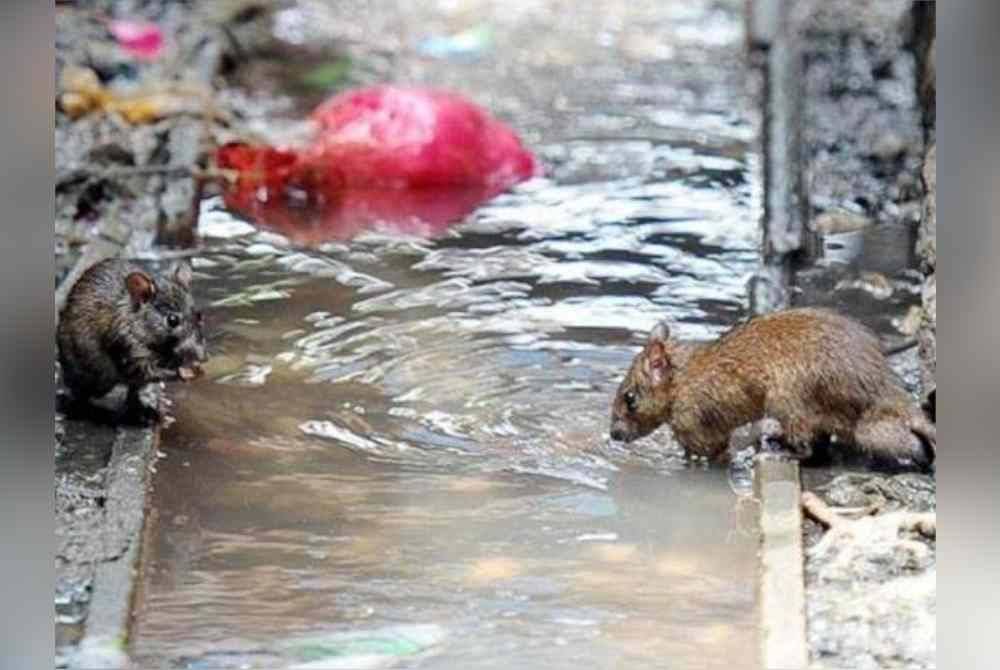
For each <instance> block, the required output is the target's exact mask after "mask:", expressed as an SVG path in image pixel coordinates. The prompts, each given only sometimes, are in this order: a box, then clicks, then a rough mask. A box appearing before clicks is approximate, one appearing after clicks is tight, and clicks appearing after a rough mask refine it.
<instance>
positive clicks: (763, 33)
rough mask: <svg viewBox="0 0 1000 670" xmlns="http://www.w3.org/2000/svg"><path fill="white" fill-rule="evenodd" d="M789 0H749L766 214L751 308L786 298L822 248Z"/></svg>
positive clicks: (761, 309)
mask: <svg viewBox="0 0 1000 670" xmlns="http://www.w3.org/2000/svg"><path fill="white" fill-rule="evenodd" d="M789 8H790V4H789V3H788V1H787V0H748V3H747V13H746V15H747V28H748V29H747V42H748V51H749V60H750V64H751V67H754V68H755V69H756V70H757V71H758V73H759V78H760V88H761V90H760V91H759V97H760V103H761V110H762V113H763V114H762V117H763V118H762V122H761V155H762V157H763V161H762V163H763V172H764V174H763V177H764V179H763V181H764V216H763V219H762V221H761V228H762V230H761V238H762V267H761V270H760V272H759V273H758V275H757V276H755V277H754V278H753V279H752V280H751V282H750V286H749V292H750V307H751V311H752V312H753V313H755V314H762V313H765V312H769V311H773V310H775V309H781V308H783V307H787V306H788V305H789V304H791V292H790V290H789V289H790V287H792V286H794V283H795V270H796V267H797V265H798V264H799V263H801V262H802V261H803V260H808V259H811V258H814V257H816V256H817V255H819V253H820V249H821V247H820V245H819V239H818V237H817V236H816V235H815V234H814V233H813V232H812V231H810V230H809V227H808V225H807V221H808V217H809V203H808V198H807V196H806V189H805V179H806V175H805V169H804V165H805V163H804V161H803V156H802V139H801V128H802V59H801V55H800V52H799V49H798V43H797V39H796V36H795V35H794V31H793V30H792V29H791V28H790V21H789V18H788V14H789Z"/></svg>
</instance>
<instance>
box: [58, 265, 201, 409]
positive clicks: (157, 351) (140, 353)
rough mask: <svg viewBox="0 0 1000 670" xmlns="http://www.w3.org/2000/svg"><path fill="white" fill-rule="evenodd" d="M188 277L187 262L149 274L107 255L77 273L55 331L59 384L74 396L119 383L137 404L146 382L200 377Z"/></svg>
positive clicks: (96, 393)
mask: <svg viewBox="0 0 1000 670" xmlns="http://www.w3.org/2000/svg"><path fill="white" fill-rule="evenodd" d="M191 274H192V272H191V266H190V264H189V263H187V262H186V261H183V262H180V263H177V264H175V265H174V266H173V267H172V268H171V269H170V270H168V271H167V272H164V273H162V274H155V275H154V274H150V273H147V272H146V271H144V270H142V269H141V268H139V267H137V266H135V265H132V264H131V263H129V262H127V261H123V260H118V259H108V260H104V261H101V262H99V263H97V264H95V265H94V266H92V267H90V268H88V269H87V270H86V271H85V272H84V273H83V274H82V275H81V276H80V279H79V280H77V282H76V284H75V285H74V286H73V288H72V289H71V290H70V292H69V295H68V296H67V298H66V304H65V306H64V307H63V309H62V312H61V313H60V316H59V326H58V328H57V331H56V339H57V344H58V347H59V362H60V364H61V366H62V373H63V381H64V382H65V384H66V386H67V388H68V389H69V390H70V392H71V393H72V394H73V397H74V399H75V400H77V401H87V400H90V399H93V398H99V397H101V396H104V395H106V394H107V393H108V392H109V391H111V390H112V389H113V388H114V387H115V386H116V385H118V384H125V385H126V386H128V406H129V408H130V409H143V408H142V407H141V403H140V402H139V391H140V390H141V389H142V388H143V387H144V386H146V385H147V384H150V383H153V382H158V381H165V380H170V379H184V380H187V379H191V378H192V377H194V376H196V375H197V374H198V372H199V371H200V365H199V364H200V363H201V362H203V361H204V360H205V358H206V353H205V337H204V333H203V324H202V316H201V312H199V311H198V310H197V309H196V307H195V303H194V299H193V298H192V296H191ZM145 409H148V408H145ZM152 413H153V414H155V410H152Z"/></svg>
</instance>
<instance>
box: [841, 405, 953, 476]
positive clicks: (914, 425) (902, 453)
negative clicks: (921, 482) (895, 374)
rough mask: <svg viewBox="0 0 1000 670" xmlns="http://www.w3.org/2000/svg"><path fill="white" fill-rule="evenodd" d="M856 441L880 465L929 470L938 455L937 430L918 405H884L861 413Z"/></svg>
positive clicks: (855, 432)
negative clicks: (912, 466) (914, 406)
mask: <svg viewBox="0 0 1000 670" xmlns="http://www.w3.org/2000/svg"><path fill="white" fill-rule="evenodd" d="M854 442H855V444H856V445H857V446H858V448H860V449H861V450H862V451H864V452H865V453H866V454H868V455H869V456H871V457H872V458H873V459H874V460H875V461H876V462H877V463H879V464H880V465H890V466H893V465H895V466H898V465H903V466H906V465H915V466H917V467H919V468H920V469H921V470H929V469H930V468H931V466H932V465H933V463H934V458H935V455H936V450H937V430H936V428H935V427H934V424H932V423H931V422H930V421H929V420H928V419H927V417H925V416H924V415H923V413H921V412H920V411H919V410H917V409H916V408H910V407H906V406H899V405H882V406H878V407H874V408H872V409H869V410H868V411H866V412H865V413H864V414H862V415H861V418H860V419H859V420H858V423H857V426H855V428H854Z"/></svg>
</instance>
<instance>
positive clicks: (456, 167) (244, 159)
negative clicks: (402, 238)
mask: <svg viewBox="0 0 1000 670" xmlns="http://www.w3.org/2000/svg"><path fill="white" fill-rule="evenodd" d="M312 118H313V120H314V121H315V122H316V125H317V127H318V131H317V133H316V136H315V137H314V138H313V139H312V141H311V143H310V144H309V145H308V146H305V147H302V148H298V149H290V148H289V149H278V148H273V147H266V146H263V147H262V146H250V145H245V144H229V145H226V146H224V147H222V148H220V149H219V152H218V154H217V157H216V159H217V163H218V165H219V167H222V168H227V169H233V170H236V171H237V172H238V174H239V179H238V181H237V183H236V184H235V185H234V186H232V187H230V188H229V189H227V191H226V192H225V201H226V205H227V206H228V207H230V208H231V209H233V210H235V211H237V212H240V213H242V214H244V215H245V216H248V217H249V218H251V219H253V220H255V221H257V222H258V223H260V224H261V225H264V226H267V227H270V228H275V229H278V230H280V231H281V232H283V233H284V234H286V235H288V236H289V237H292V238H293V239H295V240H297V241H300V242H315V241H320V240H322V239H329V238H344V237H349V236H351V235H353V234H355V233H357V232H359V231H360V230H361V229H363V228H366V227H370V226H373V225H379V224H381V225H384V226H387V227H390V228H396V229H401V230H404V231H405V232H412V233H419V232H428V233H433V232H437V231H438V230H440V229H441V228H442V227H444V226H446V225H448V224H450V223H454V222H456V221H458V220H460V219H461V218H463V217H464V216H466V215H467V214H469V213H470V212H472V211H473V210H474V209H475V208H476V207H477V206H478V205H479V204H481V203H482V202H483V201H485V200H487V199H489V198H491V197H493V196H495V195H497V194H498V193H501V192H503V191H504V190H506V189H508V188H510V187H511V186H513V185H514V184H516V183H518V182H521V181H524V180H526V179H529V178H531V177H532V176H534V175H537V174H539V173H540V169H539V165H538V163H537V161H536V159H535V157H534V156H533V155H532V154H531V152H529V151H528V150H527V149H525V148H524V147H523V145H522V144H521V142H520V140H519V139H518V137H517V136H516V135H515V134H514V132H513V131H512V130H511V129H510V128H509V127H508V126H506V125H505V124H503V123H501V122H500V121H497V120H496V119H494V118H492V117H491V116H490V115H489V114H488V113H487V112H486V111H484V110H483V109H482V108H480V107H478V106H476V105H474V104H472V103H470V102H468V101H467V100H465V99H463V98H461V97H459V96H457V95H455V94H452V93H447V92H444V91H435V90H428V89H420V88H404V87H397V86H376V87H372V88H365V89H360V90H356V91H348V92H346V93H342V94H340V95H337V96H335V97H333V98H331V99H330V100H327V101H326V102H324V103H323V104H321V105H320V106H319V107H318V108H317V109H316V110H315V111H314V112H313V114H312Z"/></svg>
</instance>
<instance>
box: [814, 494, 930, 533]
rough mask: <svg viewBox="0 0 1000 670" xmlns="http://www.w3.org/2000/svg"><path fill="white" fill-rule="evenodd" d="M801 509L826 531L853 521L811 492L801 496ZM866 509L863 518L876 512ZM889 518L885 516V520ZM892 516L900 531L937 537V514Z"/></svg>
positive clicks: (898, 514) (918, 513)
mask: <svg viewBox="0 0 1000 670" xmlns="http://www.w3.org/2000/svg"><path fill="white" fill-rule="evenodd" d="M802 509H803V511H805V513H806V516H808V517H809V518H810V519H813V520H814V521H816V522H817V523H819V524H820V525H821V526H823V527H824V528H827V529H832V528H843V527H844V525H845V524H850V523H853V522H854V521H855V519H849V518H846V517H844V516H842V515H841V514H838V513H837V512H834V511H833V508H832V507H830V506H829V505H827V504H826V503H825V502H824V501H823V499H822V498H820V497H819V496H818V495H816V494H815V493H813V492H811V491H806V492H804V493H803V494H802ZM866 509H867V511H866V512H865V516H868V515H872V514H874V513H875V512H877V511H878V508H877V507H875V506H872V507H870V508H866ZM889 516H890V515H886V516H885V518H889ZM892 516H895V518H896V519H897V523H898V526H899V529H900V530H906V531H915V532H917V533H920V534H921V535H923V536H924V537H930V538H936V537H937V514H935V513H934V512H894V513H893V515H892Z"/></svg>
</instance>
